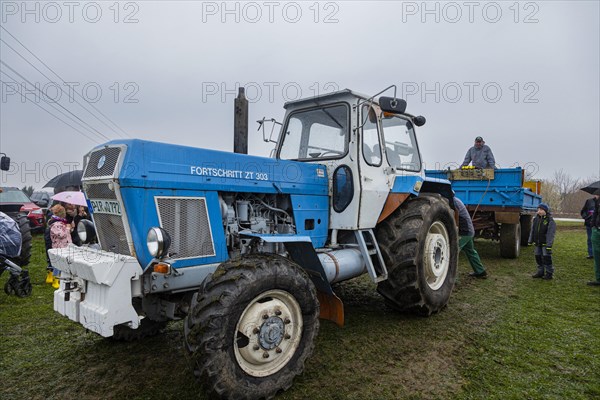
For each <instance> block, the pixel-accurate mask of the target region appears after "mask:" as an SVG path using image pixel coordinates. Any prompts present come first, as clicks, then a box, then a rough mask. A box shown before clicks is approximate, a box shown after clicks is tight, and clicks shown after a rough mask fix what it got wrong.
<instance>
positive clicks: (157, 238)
mask: <svg viewBox="0 0 600 400" xmlns="http://www.w3.org/2000/svg"><path fill="white" fill-rule="evenodd" d="M146 245H147V246H148V251H149V252H150V255H151V256H152V257H155V258H160V257H162V256H163V255H165V254H167V251H169V246H171V237H170V236H169V234H168V233H167V231H165V230H164V229H162V228H156V227H154V228H150V229H149V230H148V236H147V237H146Z"/></svg>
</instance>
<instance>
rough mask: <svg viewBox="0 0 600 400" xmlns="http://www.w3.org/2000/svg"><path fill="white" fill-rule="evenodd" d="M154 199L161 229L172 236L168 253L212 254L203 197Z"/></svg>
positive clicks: (213, 252)
mask: <svg viewBox="0 0 600 400" xmlns="http://www.w3.org/2000/svg"><path fill="white" fill-rule="evenodd" d="M156 202H157V204H158V212H159V215H160V221H161V225H162V228H163V229H165V230H166V231H167V232H168V233H169V235H170V236H171V248H170V253H175V254H174V257H175V258H176V259H179V258H191V257H208V256H214V255H215V248H214V244H213V240H212V236H211V234H210V224H209V221H208V211H207V208H206V199H205V198H203V197H197V198H160V197H159V198H157V199H156Z"/></svg>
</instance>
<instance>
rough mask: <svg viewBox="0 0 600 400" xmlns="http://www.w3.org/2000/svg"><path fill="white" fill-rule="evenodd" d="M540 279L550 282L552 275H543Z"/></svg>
mask: <svg viewBox="0 0 600 400" xmlns="http://www.w3.org/2000/svg"><path fill="white" fill-rule="evenodd" d="M542 279H543V280H545V281H549V280H552V274H546V275H544V276H543V277H542Z"/></svg>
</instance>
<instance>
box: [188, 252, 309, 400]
mask: <svg viewBox="0 0 600 400" xmlns="http://www.w3.org/2000/svg"><path fill="white" fill-rule="evenodd" d="M318 316H319V302H318V300H317V294H316V290H315V287H314V285H313V283H312V281H311V280H310V278H309V277H308V275H307V274H306V273H305V272H304V271H303V270H302V268H300V267H299V266H298V265H296V264H295V263H293V262H292V261H290V260H288V259H286V258H283V257H279V256H275V255H269V256H266V255H254V256H250V257H245V258H243V259H238V260H236V261H227V262H225V263H223V264H221V265H220V266H219V267H218V268H217V270H216V271H215V272H214V273H213V274H212V275H211V276H209V277H208V278H207V279H206V280H205V281H204V283H203V285H202V287H201V288H200V290H199V291H198V292H197V293H196V294H195V295H194V297H193V299H192V302H191V307H190V313H189V314H188V316H187V317H186V320H185V322H184V334H185V335H184V336H185V346H186V348H187V350H188V352H189V353H190V355H191V359H192V362H193V368H194V373H195V374H196V376H197V377H198V379H199V380H200V382H201V383H203V384H204V386H205V388H206V389H207V391H208V392H209V393H210V394H211V395H212V396H215V397H219V398H226V399H258V398H261V399H262V398H266V399H270V398H272V397H274V396H275V395H276V394H277V393H278V392H280V391H283V390H286V389H288V388H289V387H290V386H291V385H292V381H293V380H294V378H295V377H296V376H297V375H298V374H300V373H301V372H302V370H303V369H304V362H305V361H306V359H307V358H308V357H309V356H310V355H311V353H312V351H313V349H314V340H315V338H316V336H317V333H318V330H319V320H318Z"/></svg>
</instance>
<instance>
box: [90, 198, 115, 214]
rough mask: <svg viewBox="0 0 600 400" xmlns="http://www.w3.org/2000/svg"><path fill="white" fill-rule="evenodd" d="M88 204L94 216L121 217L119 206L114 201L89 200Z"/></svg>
mask: <svg viewBox="0 0 600 400" xmlns="http://www.w3.org/2000/svg"><path fill="white" fill-rule="evenodd" d="M90 203H92V209H93V212H94V214H110V215H121V204H119V202H118V201H116V200H104V199H95V200H91V199H90Z"/></svg>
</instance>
